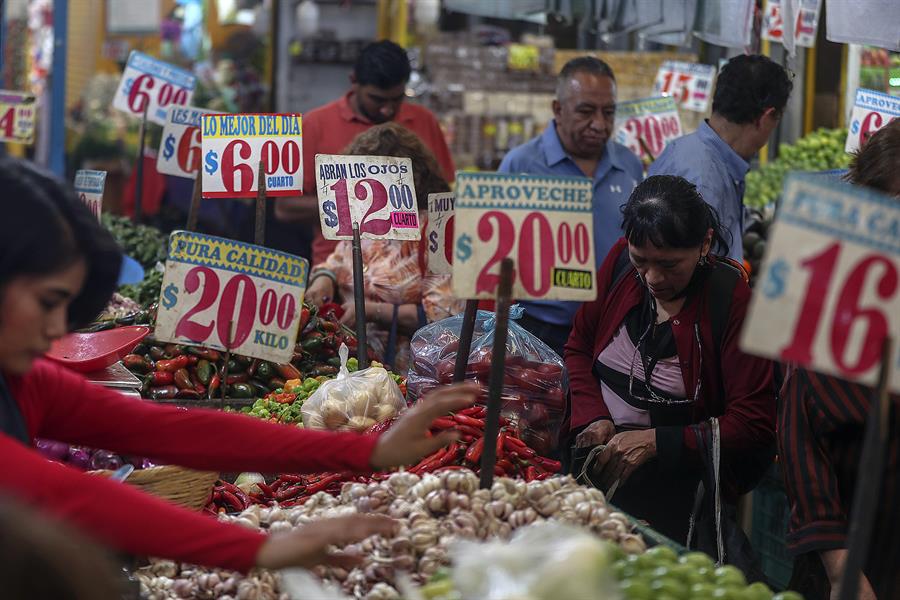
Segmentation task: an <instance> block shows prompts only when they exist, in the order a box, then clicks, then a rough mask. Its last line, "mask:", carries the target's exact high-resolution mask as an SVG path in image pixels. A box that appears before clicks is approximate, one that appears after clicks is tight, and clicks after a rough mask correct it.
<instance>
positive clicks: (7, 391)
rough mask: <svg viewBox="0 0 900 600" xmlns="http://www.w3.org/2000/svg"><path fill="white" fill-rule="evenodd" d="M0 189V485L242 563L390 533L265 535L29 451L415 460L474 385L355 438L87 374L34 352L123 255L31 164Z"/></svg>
mask: <svg viewBox="0 0 900 600" xmlns="http://www.w3.org/2000/svg"><path fill="white" fill-rule="evenodd" d="M0 189H2V190H3V200H2V205H3V211H2V212H3V214H4V219H3V221H2V224H0V247H2V251H0V456H2V458H0V494H4V495H8V496H11V497H13V498H16V499H18V500H19V501H21V502H24V503H27V504H30V505H32V506H34V507H36V508H38V509H40V510H41V511H42V512H44V513H45V514H47V515H50V516H52V517H56V518H58V519H61V520H64V521H67V522H69V523H70V524H72V525H74V526H76V527H78V528H80V529H81V530H82V531H84V532H85V533H87V534H88V535H89V536H91V537H93V538H94V539H95V540H97V541H99V542H101V543H104V544H106V545H108V546H111V547H113V548H116V549H118V550H123V551H126V552H130V553H133V554H140V555H152V556H161V557H167V558H171V559H175V560H179V561H184V562H190V563H194V564H201V565H207V566H219V567H224V568H229V569H235V570H240V571H247V570H249V569H251V568H253V567H255V566H258V567H265V568H282V567H286V566H295V565H296V566H310V565H314V564H318V563H323V562H334V561H343V563H345V562H346V560H347V558H348V557H344V556H338V555H333V554H331V553H329V551H328V548H329V547H330V546H331V545H338V546H339V545H343V544H346V543H350V542H351V541H354V540H357V539H361V538H365V537H368V536H369V535H373V534H377V533H381V534H388V533H390V532H391V530H392V529H393V527H394V523H393V522H392V521H391V520H390V519H384V518H377V517H374V516H366V515H353V516H351V517H346V518H340V519H333V520H325V521H320V522H318V523H314V524H312V525H308V526H305V527H303V528H301V529H298V530H295V531H294V532H292V533H291V534H288V535H285V536H271V537H270V536H267V535H264V534H261V533H259V532H255V531H250V530H248V529H245V528H242V527H239V526H234V525H228V524H224V523H219V522H217V521H216V520H215V519H211V518H209V517H206V516H203V515H200V514H197V513H192V512H190V511H187V510H184V509H181V508H178V507H176V506H174V505H172V504H169V503H167V502H164V501H162V500H159V499H156V498H154V497H151V496H149V495H147V494H144V493H142V492H140V491H138V490H136V489H134V488H131V487H129V486H127V485H122V484H119V483H116V482H113V481H110V480H107V479H104V478H101V477H95V476H90V475H86V474H84V473H81V472H78V471H76V470H74V469H72V468H69V467H66V466H62V465H59V464H57V463H53V462H50V461H47V460H45V459H44V458H43V457H42V456H41V455H40V454H38V453H37V452H36V451H35V450H34V449H33V448H32V441H33V439H34V438H35V437H41V438H48V439H54V440H60V441H64V442H69V443H73V444H83V445H86V446H91V447H96V448H105V449H108V450H113V451H116V452H120V453H124V454H134V455H142V456H147V457H149V458H152V459H155V460H158V461H161V462H165V463H170V464H178V465H182V466H185V467H189V468H194V469H206V470H223V471H242V470H251V471H268V472H275V471H286V472H303V471H325V470H350V471H360V472H363V471H370V470H372V469H383V468H387V467H391V466H395V465H402V464H409V463H412V462H415V461H416V460H418V459H419V458H421V457H422V456H424V455H426V454H429V453H431V452H433V451H435V450H437V449H438V448H439V447H441V446H443V445H445V444H447V443H449V442H450V441H451V439H452V438H453V436H452V435H447V436H444V435H442V436H435V437H433V438H429V437H427V433H428V427H429V425H430V424H431V422H432V421H433V419H434V418H436V417H437V416H439V415H441V414H444V413H446V412H448V411H450V410H456V409H459V408H462V407H464V406H467V405H469V404H471V403H472V402H473V401H474V398H475V394H476V393H477V387H475V386H472V385H466V386H456V387H452V388H451V387H448V388H444V389H443V390H440V391H438V392H436V393H435V394H434V396H433V397H432V398H431V399H430V400H429V401H428V402H422V403H419V404H418V405H417V406H416V407H415V408H413V409H412V410H410V411H409V412H407V413H406V415H405V416H404V417H403V418H401V419H400V420H399V421H398V422H397V423H396V424H395V425H394V427H392V428H391V429H390V430H389V431H388V432H387V433H384V434H382V435H381V436H364V435H357V434H353V433H331V432H321V431H311V430H303V429H299V428H296V427H288V426H281V425H275V424H271V423H267V422H263V421H257V420H254V419H250V418H247V417H245V416H243V415H230V414H225V413H218V412H215V411H201V410H193V411H185V410H182V409H179V408H175V407H164V406H159V405H154V404H151V403H149V402H142V401H136V400H133V399H130V398H126V397H124V396H121V395H120V394H118V393H116V392H113V391H110V390H107V389H104V388H101V387H99V386H95V385H92V384H89V383H88V382H87V381H86V380H85V379H83V378H82V377H80V376H78V375H76V374H74V373H72V372H70V371H68V370H66V369H63V368H61V367H59V366H56V365H55V364H53V363H50V362H48V361H46V360H44V359H42V358H41V357H42V355H43V354H44V353H45V352H46V351H47V350H48V349H49V348H50V343H51V342H52V341H53V340H55V339H57V338H59V337H61V336H63V335H64V334H65V333H66V332H67V331H68V330H70V329H72V328H76V327H78V326H82V325H85V324H86V323H87V322H89V321H90V320H91V319H92V318H94V316H95V315H97V314H98V313H99V312H100V311H101V309H102V308H103V307H104V306H105V305H106V302H107V301H108V300H109V298H110V296H111V294H112V291H113V289H114V287H115V284H116V280H117V277H118V272H119V265H120V262H121V252H120V250H119V248H118V246H117V245H116V243H115V241H114V240H113V238H112V236H111V235H110V234H109V233H108V232H107V231H106V230H105V229H103V228H102V227H101V226H100V225H99V224H98V223H97V220H96V219H95V218H94V217H93V216H92V215H91V213H90V212H89V211H88V209H87V207H85V206H84V205H82V204H81V203H80V202H79V200H78V198H77V197H76V196H75V194H74V193H73V192H72V191H71V190H70V189H69V188H68V187H66V186H64V185H63V184H61V183H60V182H58V181H56V180H55V179H53V178H52V177H50V176H47V175H45V174H43V173H41V172H39V171H38V170H36V169H35V167H33V166H31V165H29V164H28V163H25V162H22V161H16V160H10V159H2V160H0Z"/></svg>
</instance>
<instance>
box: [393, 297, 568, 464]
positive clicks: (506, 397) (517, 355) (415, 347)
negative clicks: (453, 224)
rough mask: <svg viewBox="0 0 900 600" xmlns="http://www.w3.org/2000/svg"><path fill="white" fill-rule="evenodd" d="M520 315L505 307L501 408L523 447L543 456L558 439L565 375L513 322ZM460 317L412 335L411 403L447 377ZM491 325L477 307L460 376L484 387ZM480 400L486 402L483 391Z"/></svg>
mask: <svg viewBox="0 0 900 600" xmlns="http://www.w3.org/2000/svg"><path fill="white" fill-rule="evenodd" d="M521 314H522V309H521V308H520V307H518V306H513V307H512V309H510V322H509V336H508V337H507V341H506V369H505V376H504V379H503V397H502V411H503V416H505V417H506V418H507V419H509V420H510V421H511V422H512V423H513V426H514V427H516V428H517V429H518V433H519V435H520V436H521V438H522V439H523V440H524V441H525V442H526V443H528V445H529V446H531V447H532V448H534V449H535V450H536V451H538V452H539V453H540V454H543V455H545V456H548V455H552V454H553V453H554V451H555V449H556V447H557V446H558V443H559V427H560V425H561V424H562V419H563V413H564V411H565V399H566V393H567V392H568V375H567V373H566V368H565V365H564V364H563V361H562V359H561V358H560V357H559V355H558V354H556V352H554V351H553V350H552V349H551V348H550V347H549V346H548V345H547V344H545V343H544V342H542V341H541V340H540V339H538V338H537V337H535V336H534V335H532V334H531V333H529V332H528V331H526V330H525V329H523V328H522V327H521V326H519V325H518V324H516V323H515V319H517V318H519V316H521ZM462 321H463V316H462V315H455V316H453V317H448V318H446V319H443V320H441V321H436V322H434V323H431V324H430V325H427V326H425V327H423V328H422V329H420V330H419V331H417V332H416V334H415V335H414V336H413V338H412V342H411V347H412V365H411V366H410V370H409V378H408V380H407V396H408V399H409V400H410V401H411V402H412V401H415V400H416V399H418V398H421V397H422V396H423V395H425V394H426V393H427V392H428V391H430V390H432V389H434V388H436V387H438V386H439V385H443V384H447V383H450V382H451V381H452V379H453V370H454V367H455V365H456V354H457V350H458V348H459V335H460V331H461V330H462ZM494 329H495V319H494V313H490V312H486V311H478V314H477V316H476V318H475V329H474V333H473V335H472V349H471V351H470V352H469V365H468V367H467V369H466V379H467V380H474V381H478V382H479V383H481V384H483V385H484V386H485V387H486V386H487V385H488V383H489V380H490V370H491V359H492V356H493V345H494ZM482 400H483V401H485V402H486V400H487V396H486V394H485V395H484V396H483V397H482Z"/></svg>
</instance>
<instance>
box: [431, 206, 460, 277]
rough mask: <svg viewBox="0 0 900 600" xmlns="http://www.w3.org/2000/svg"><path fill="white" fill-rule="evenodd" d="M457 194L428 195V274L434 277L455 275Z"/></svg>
mask: <svg viewBox="0 0 900 600" xmlns="http://www.w3.org/2000/svg"><path fill="white" fill-rule="evenodd" d="M455 207H456V194H454V193H452V192H448V193H446V194H428V228H427V231H426V233H425V237H426V239H427V240H428V272H429V273H432V274H434V275H449V274H451V273H453V224H454V221H455V220H456V217H455Z"/></svg>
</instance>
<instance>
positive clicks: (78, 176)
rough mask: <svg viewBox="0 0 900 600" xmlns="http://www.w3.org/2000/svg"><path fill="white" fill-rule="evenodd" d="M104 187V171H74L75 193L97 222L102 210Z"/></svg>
mask: <svg viewBox="0 0 900 600" xmlns="http://www.w3.org/2000/svg"><path fill="white" fill-rule="evenodd" d="M104 187H106V171H89V170H86V169H82V170H80V171H75V193H77V194H78V199H79V200H81V201H82V202H84V203H85V204H86V205H87V207H88V208H90V209H91V212H92V213H94V216H95V217H97V220H98V221H99V220H100V211H101V210H102V208H103V188H104Z"/></svg>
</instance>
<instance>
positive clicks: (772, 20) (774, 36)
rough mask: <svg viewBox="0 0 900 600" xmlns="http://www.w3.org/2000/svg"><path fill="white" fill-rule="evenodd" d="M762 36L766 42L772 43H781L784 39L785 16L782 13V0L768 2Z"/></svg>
mask: <svg viewBox="0 0 900 600" xmlns="http://www.w3.org/2000/svg"><path fill="white" fill-rule="evenodd" d="M760 35H761V36H762V38H763V39H764V40H770V41H772V42H780V41H781V40H782V39H784V16H783V15H782V12H781V0H766V7H765V11H764V12H763V20H762V31H761V33H760Z"/></svg>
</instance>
